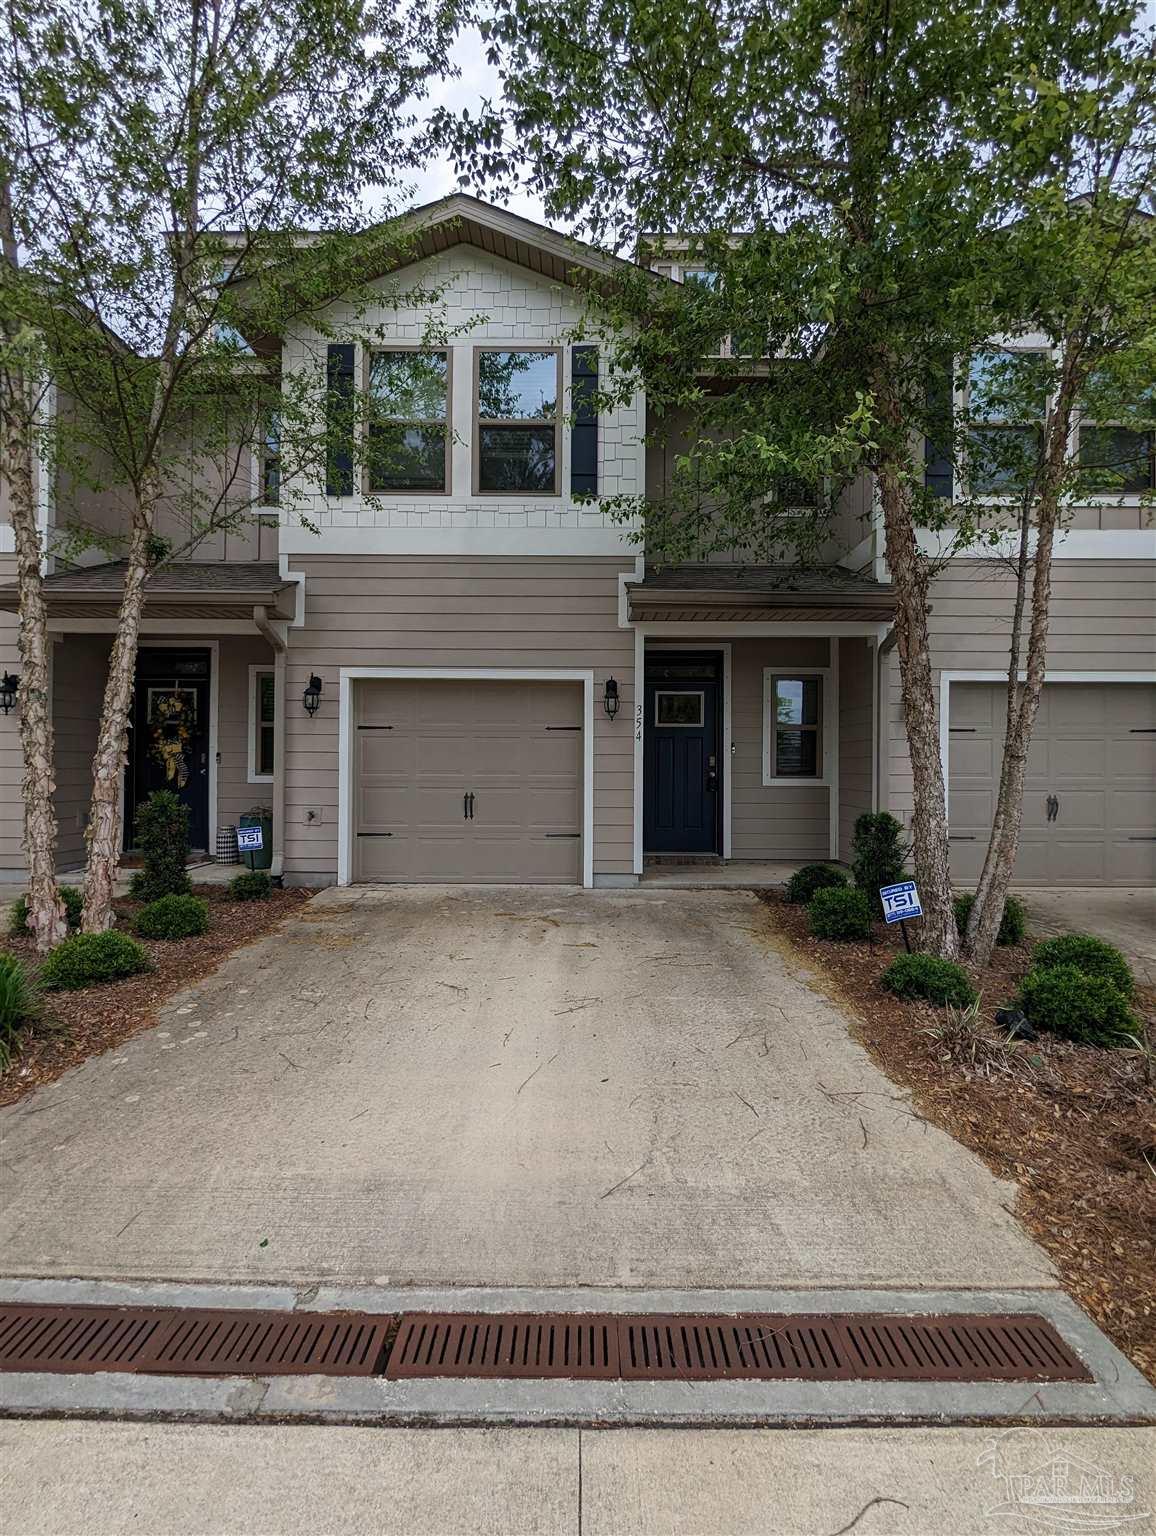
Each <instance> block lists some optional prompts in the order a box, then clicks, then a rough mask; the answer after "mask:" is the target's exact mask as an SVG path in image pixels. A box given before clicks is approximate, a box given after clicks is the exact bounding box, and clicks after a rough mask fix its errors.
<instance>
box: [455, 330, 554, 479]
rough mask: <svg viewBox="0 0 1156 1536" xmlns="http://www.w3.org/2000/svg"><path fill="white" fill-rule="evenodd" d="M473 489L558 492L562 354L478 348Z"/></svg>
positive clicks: (545, 349) (552, 349)
mask: <svg viewBox="0 0 1156 1536" xmlns="http://www.w3.org/2000/svg"><path fill="white" fill-rule="evenodd" d="M474 356H475V357H476V359H477V421H476V423H475V450H474V479H475V489H476V490H477V491H478V492H480V493H483V494H490V495H519V494H522V495H525V494H530V495H539V496H543V495H544V496H556V495H557V494H558V461H559V457H560V455H559V451H558V402H559V400H560V399H561V395H562V354H561V353H560V352H559V351H558V350H557V349H555V348H548V349H547V348H543V349H541V350H534V351H530V350H526V351H518V352H507V351H504V350H501V349H499V348H493V347H479V348H477V350H476V351H475V353H474Z"/></svg>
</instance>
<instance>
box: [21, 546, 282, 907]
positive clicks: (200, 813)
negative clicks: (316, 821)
mask: <svg viewBox="0 0 1156 1536" xmlns="http://www.w3.org/2000/svg"><path fill="white" fill-rule="evenodd" d="M122 589H123V566H122V565H121V564H119V563H110V564H106V565H96V566H88V567H82V568H78V569H75V570H72V571H68V572H61V573H57V574H53V575H51V576H49V577H47V578H46V581H45V592H46V597H47V601H48V612H49V627H50V630H51V632H52V636H53V647H52V661H51V667H52V673H51V693H52V718H53V726H54V730H55V737H56V784H57V787H56V813H57V821H58V868H59V870H60V872H61V873H62V874H63V875H67V874H68V873H70V872H76V871H79V870H81V869H82V868H83V865H84V859H85V843H84V832H85V827H86V825H87V821H88V812H89V801H90V795H91V772H92V758H93V753H94V751H95V748H96V739H97V731H98V728H99V720H100V711H101V704H102V700H103V695H104V689H105V684H106V680H107V675H108V659H109V653H110V650H111V647H112V639H113V634H114V631H115V627H116V614H117V611H118V608H119V604H120V597H121V592H122ZM15 606H16V594H15V589H14V588H12V587H8V588H3V589H0V610H2V609H7V610H8V611H14V609H15ZM294 606H295V591H294V584H293V583H292V582H286V581H284V580H282V578H281V576H280V574H279V571H278V567H277V565H276V564H275V563H270V562H261V563H241V562H236V563H231V564H230V563H225V562H221V563H213V564H209V563H197V562H182V563H180V564H175V565H173V566H171V567H168V568H166V569H163V570H160V571H158V572H157V573H156V574H155V575H154V576H153V577H152V578H151V580H150V582H149V585H148V589H147V595H146V600H145V612H144V618H143V621H142V625H141V636H140V644H139V648H138V655H137V666H136V684H135V690H134V700H133V706H132V715H131V724H130V730H129V750H128V760H127V763H126V765H125V768H124V771H123V776H122V777H123V789H122V793H123V813H124V847H125V851H126V856H127V857H126V863H131V862H132V860H131V852H132V849H133V847H134V841H135V838H134V832H135V825H134V824H135V814H136V810H137V808H138V806H139V805H140V804H142V803H143V801H144V800H145V799H147V797H148V795H149V794H151V793H152V792H153V791H154V790H156V789H159V788H168V789H171V790H173V791H174V792H175V793H176V794H177V795H178V796H179V798H180V799H181V800H182V802H183V803H184V804H185V805H186V806H187V807H188V810H189V821H190V841H191V853H192V858H193V860H194V861H196V862H199V863H200V864H201V865H202V866H208V865H211V861H212V860H213V859H214V857H215V855H216V852H217V846H218V839H217V834H218V830H219V829H220V828H222V827H226V826H229V825H236V823H237V821H238V819H239V818H240V817H241V816H242V815H245V814H247V813H252V812H256V811H257V810H263V811H264V812H265V813H267V814H268V815H269V816H270V817H271V819H272V822H273V836H272V842H273V848H272V853H273V856H274V859H275V860H277V862H276V863H275V865H274V871H275V872H279V863H280V861H279V857H278V856H279V854H280V850H281V846H282V839H283V827H282V822H283V819H284V818H283V803H284V798H283V791H282V782H283V781H282V773H281V765H282V763H283V751H282V747H281V736H282V731H283V723H282V719H281V715H282V713H283V711H281V710H280V709H278V707H277V701H278V700H279V699H280V698H281V697H282V696H283V692H284V675H285V667H284V655H285V628H286V623H287V621H288V619H289V618H291V617H292V615H293V613H294ZM21 873H22V872H21V870H20V869H19V868H15V869H12V870H5V871H3V872H0V878H7V879H9V880H17V881H18V880H19V879H20V877H21Z"/></svg>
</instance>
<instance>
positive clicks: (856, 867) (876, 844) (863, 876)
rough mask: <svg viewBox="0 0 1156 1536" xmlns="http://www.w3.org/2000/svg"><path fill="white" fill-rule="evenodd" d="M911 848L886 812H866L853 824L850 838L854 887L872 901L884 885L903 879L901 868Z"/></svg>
mask: <svg viewBox="0 0 1156 1536" xmlns="http://www.w3.org/2000/svg"><path fill="white" fill-rule="evenodd" d="M910 852H911V845H910V843H908V842H907V841H906V839H905V838H904V836H903V828H902V827H901V826H900V825H899V823H898V822H897V821H896V820H895V817H894V816H892V815H891V814H890V812H888V811H866V812H865V813H864V814H863V815H862V816H860V817H859V819H858V821H856V823H855V835H854V837H853V838H852V839H851V873H852V874H853V875H854V876H855V884H856V885H857V886H858V887H859V889H860V890H861V891H866V892H867V894H868V896H870V897H871V898H872V900H876V899H877V898H878V896H879V888H880V886H883V885H894V884H895V883H896V881H897V880H902V879H903V865H904V862H905V861H906V858H907V855H908V854H909V853H910Z"/></svg>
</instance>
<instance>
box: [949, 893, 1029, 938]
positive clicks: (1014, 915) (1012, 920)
mask: <svg viewBox="0 0 1156 1536" xmlns="http://www.w3.org/2000/svg"><path fill="white" fill-rule="evenodd" d="M974 906H975V894H974V892H972V891H965V892H964V894H963V895H962V896H957V897H956V898H955V926H956V927H957V928H958V929H959V936H960V938H962V937H963V932H964V929H965V928H966V927H967V920H968V918H969V917H970V916H971V909H972V907H974ZM1027 931H1028V915H1027V913H1026V912H1025V911H1024V904H1023V902H1022V901H1017V900H1016V898H1015V897H1014V896H1009V897H1008V899H1007V900H1006V901H1005V902H1004V906H1003V916H1002V917H1001V918H1000V923H999V932H998V933H997V934H996V936H995V941H996V943H997V944H1022V943H1023V941H1024V936H1025V935H1026V933H1027Z"/></svg>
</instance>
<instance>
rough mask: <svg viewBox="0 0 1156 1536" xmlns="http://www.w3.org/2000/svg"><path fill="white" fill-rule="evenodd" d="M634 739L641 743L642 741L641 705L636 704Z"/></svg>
mask: <svg viewBox="0 0 1156 1536" xmlns="http://www.w3.org/2000/svg"><path fill="white" fill-rule="evenodd" d="M634 739H635V741H641V740H642V705H641V704H636V705H635V706H634Z"/></svg>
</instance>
